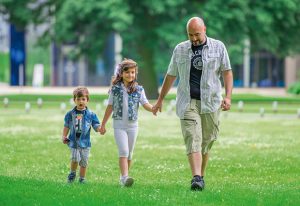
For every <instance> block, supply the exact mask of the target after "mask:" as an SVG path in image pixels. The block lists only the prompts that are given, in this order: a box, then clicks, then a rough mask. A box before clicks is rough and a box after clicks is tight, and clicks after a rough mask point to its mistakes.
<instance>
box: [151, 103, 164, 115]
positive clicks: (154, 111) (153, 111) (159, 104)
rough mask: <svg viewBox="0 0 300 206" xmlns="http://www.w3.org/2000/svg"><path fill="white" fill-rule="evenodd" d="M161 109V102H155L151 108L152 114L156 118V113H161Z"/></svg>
mask: <svg viewBox="0 0 300 206" xmlns="http://www.w3.org/2000/svg"><path fill="white" fill-rule="evenodd" d="M161 109H162V101H157V102H156V103H155V105H153V107H152V114H153V115H155V116H156V113H157V112H158V111H159V112H161Z"/></svg>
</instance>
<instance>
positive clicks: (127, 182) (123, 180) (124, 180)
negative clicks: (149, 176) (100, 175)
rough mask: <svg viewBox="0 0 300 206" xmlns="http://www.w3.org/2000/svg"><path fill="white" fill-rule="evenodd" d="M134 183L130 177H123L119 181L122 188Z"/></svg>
mask: <svg viewBox="0 0 300 206" xmlns="http://www.w3.org/2000/svg"><path fill="white" fill-rule="evenodd" d="M133 183H134V179H133V178H132V177H125V178H121V179H120V184H121V186H123V187H131V186H132V185H133Z"/></svg>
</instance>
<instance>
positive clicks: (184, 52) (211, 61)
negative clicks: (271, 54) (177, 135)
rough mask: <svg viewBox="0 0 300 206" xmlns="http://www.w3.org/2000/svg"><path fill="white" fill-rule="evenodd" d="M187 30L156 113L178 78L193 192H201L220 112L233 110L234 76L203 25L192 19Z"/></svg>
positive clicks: (220, 45)
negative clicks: (223, 95) (223, 87)
mask: <svg viewBox="0 0 300 206" xmlns="http://www.w3.org/2000/svg"><path fill="white" fill-rule="evenodd" d="M186 27H187V34H188V37H189V40H188V41H184V42H181V43H179V44H178V45H177V46H176V47H175V49H174V51H173V55H172V58H171V61H170V64H169V68H168V71H167V74H166V76H165V79H164V82H163V85H162V89H161V92H160V95H159V97H158V100H157V102H156V104H155V105H154V107H153V113H154V114H156V113H157V111H160V112H161V109H162V105H163V99H164V97H165V96H166V95H167V93H168V92H169V90H170V88H171V86H172V84H173V82H174V81H175V79H176V78H177V77H178V78H179V83H178V87H177V97H176V113H177V115H178V117H179V118H180V122H181V130H182V135H183V138H184V142H185V145H186V153H187V156H188V160H189V164H190V168H191V171H192V175H193V178H192V181H191V189H192V190H200V191H201V190H203V189H204V187H205V183H204V176H205V169H206V166H207V162H208V157H209V151H210V149H211V147H212V145H213V142H214V141H215V140H216V139H217V136H218V133H219V113H220V109H222V110H224V111H226V110H229V109H230V105H231V93H232V87H233V75H232V71H231V66H230V61H229V57H228V54H227V50H226V48H225V46H224V44H223V43H222V42H221V41H219V40H215V39H212V38H209V37H207V36H206V27H205V24H204V21H203V20H202V19H201V18H199V17H193V18H191V19H190V20H189V21H188V22H187V26H186ZM221 74H222V76H223V80H224V86H225V97H224V99H222V96H221V93H222V86H221V82H220V75H221Z"/></svg>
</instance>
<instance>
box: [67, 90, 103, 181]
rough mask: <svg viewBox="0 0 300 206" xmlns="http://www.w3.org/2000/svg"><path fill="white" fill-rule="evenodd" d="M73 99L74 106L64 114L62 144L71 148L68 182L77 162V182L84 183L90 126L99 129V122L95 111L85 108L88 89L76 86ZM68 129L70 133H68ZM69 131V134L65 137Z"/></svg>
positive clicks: (89, 146)
mask: <svg viewBox="0 0 300 206" xmlns="http://www.w3.org/2000/svg"><path fill="white" fill-rule="evenodd" d="M73 99H74V102H75V104H76V106H75V107H74V108H73V109H72V110H71V111H69V112H68V113H67V114H66V116H65V123H64V129H63V135H62V141H63V143H64V144H68V146H69V148H70V150H71V171H70V174H69V175H68V182H69V183H71V182H73V181H74V180H75V177H76V169H77V166H78V164H79V166H80V171H79V175H80V178H79V182H80V183H85V174H86V168H87V165H88V158H89V153H90V148H91V141H90V131H91V126H92V127H93V129H94V130H95V131H96V132H99V131H100V122H99V120H98V117H97V115H96V114H95V113H93V112H91V111H90V110H89V109H88V108H87V104H88V102H89V91H88V89H87V88H85V87H78V88H76V89H75V90H74V91H73ZM69 131H70V133H69ZM68 133H69V136H68V137H67V135H68Z"/></svg>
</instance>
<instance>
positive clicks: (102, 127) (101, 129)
mask: <svg viewBox="0 0 300 206" xmlns="http://www.w3.org/2000/svg"><path fill="white" fill-rule="evenodd" d="M99 132H100V134H102V135H104V134H105V133H106V129H105V126H103V125H101V127H100V129H99Z"/></svg>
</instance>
